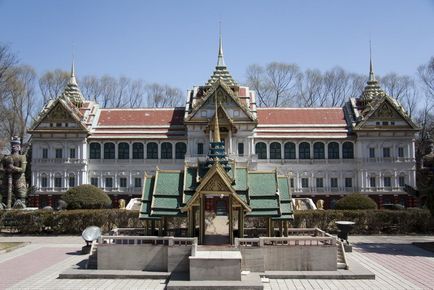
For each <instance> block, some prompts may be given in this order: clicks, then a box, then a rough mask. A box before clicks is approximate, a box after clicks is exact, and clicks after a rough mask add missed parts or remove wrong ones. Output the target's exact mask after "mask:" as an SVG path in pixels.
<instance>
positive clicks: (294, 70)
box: [246, 62, 300, 107]
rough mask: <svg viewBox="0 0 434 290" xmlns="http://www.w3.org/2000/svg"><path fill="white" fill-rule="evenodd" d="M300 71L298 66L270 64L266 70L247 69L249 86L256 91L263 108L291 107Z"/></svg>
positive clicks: (256, 67)
mask: <svg viewBox="0 0 434 290" xmlns="http://www.w3.org/2000/svg"><path fill="white" fill-rule="evenodd" d="M299 74H300V69H299V67H298V65H296V64H287V63H281V62H272V63H269V64H268V65H267V66H266V67H265V68H263V67H261V66H260V65H251V66H249V67H248V68H247V72H246V75H247V85H248V86H249V87H251V88H253V89H254V90H256V92H257V95H258V99H259V105H260V106H262V107H269V106H274V107H278V106H282V105H289V104H291V103H292V102H293V98H294V95H295V91H296V85H297V79H298V78H299Z"/></svg>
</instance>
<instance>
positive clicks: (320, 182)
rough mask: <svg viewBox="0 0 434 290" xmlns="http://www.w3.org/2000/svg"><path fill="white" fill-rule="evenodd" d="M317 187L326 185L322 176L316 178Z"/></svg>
mask: <svg viewBox="0 0 434 290" xmlns="http://www.w3.org/2000/svg"><path fill="white" fill-rule="evenodd" d="M316 187H317V188H323V187H324V181H323V179H322V178H317V179H316Z"/></svg>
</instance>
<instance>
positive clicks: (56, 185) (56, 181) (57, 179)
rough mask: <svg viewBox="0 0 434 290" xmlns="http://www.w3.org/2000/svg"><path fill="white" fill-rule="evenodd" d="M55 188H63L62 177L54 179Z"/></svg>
mask: <svg viewBox="0 0 434 290" xmlns="http://www.w3.org/2000/svg"><path fill="white" fill-rule="evenodd" d="M54 187H57V188H60V187H62V177H54Z"/></svg>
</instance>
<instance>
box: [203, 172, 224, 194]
mask: <svg viewBox="0 0 434 290" xmlns="http://www.w3.org/2000/svg"><path fill="white" fill-rule="evenodd" d="M202 190H203V191H219V192H221V191H224V192H228V191H230V189H229V188H228V187H227V185H226V184H225V182H224V181H223V179H222V178H221V177H220V176H219V175H218V174H215V175H214V176H212V177H211V179H209V180H208V182H207V183H206V184H205V185H204V187H202Z"/></svg>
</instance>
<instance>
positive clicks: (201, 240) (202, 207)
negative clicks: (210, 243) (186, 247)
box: [199, 194, 205, 244]
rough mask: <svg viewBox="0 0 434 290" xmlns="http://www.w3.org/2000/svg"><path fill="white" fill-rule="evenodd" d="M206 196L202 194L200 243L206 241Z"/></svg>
mask: <svg viewBox="0 0 434 290" xmlns="http://www.w3.org/2000/svg"><path fill="white" fill-rule="evenodd" d="M204 199H205V196H204V195H203V194H201V195H200V207H199V210H200V212H199V244H203V242H204V234H205V202H204Z"/></svg>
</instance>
